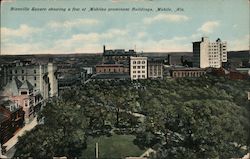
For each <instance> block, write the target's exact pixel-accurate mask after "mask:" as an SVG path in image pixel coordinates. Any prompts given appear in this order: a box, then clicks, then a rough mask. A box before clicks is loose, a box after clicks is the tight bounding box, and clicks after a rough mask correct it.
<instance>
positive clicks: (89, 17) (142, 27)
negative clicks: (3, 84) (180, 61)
mask: <svg viewBox="0 0 250 159" xmlns="http://www.w3.org/2000/svg"><path fill="white" fill-rule="evenodd" d="M24 7H26V8H29V9H30V10H28V11H27V10H25V8H24ZM32 7H35V8H46V9H47V10H46V11H31V9H32ZM91 7H94V8H100V7H102V8H106V9H107V10H108V8H123V9H124V8H129V9H130V11H107V10H106V11H89V9H90V8H91ZM49 8H55V9H58V8H59V11H48V9H49ZM72 8H80V11H72ZM84 8H86V10H85V11H84ZM132 8H151V9H152V11H131V9H132ZM157 8H165V11H157ZM178 8H179V10H177V9H178ZM11 9H15V10H11ZM16 9H22V10H19V11H17V10H16ZM60 9H66V11H62V10H60ZM68 9H70V11H69V10H68ZM82 9H83V10H82ZM169 9H171V11H169ZM249 27H250V26H249V1H248V0H151V1H150V0H4V1H3V2H2V3H1V54H2V55H3V54H37V53H51V54H52V53H83V52H86V53H97V52H102V46H103V44H105V45H106V48H107V49H118V48H121V49H126V50H127V49H134V48H136V51H144V52H149V51H153V52H155V51H161V52H170V51H171V52H172V51H192V42H193V41H199V40H200V39H201V37H202V36H208V37H209V39H210V40H211V41H215V40H216V39H217V38H218V37H219V38H221V40H222V41H227V42H228V50H248V49H249ZM135 46H136V47H135Z"/></svg>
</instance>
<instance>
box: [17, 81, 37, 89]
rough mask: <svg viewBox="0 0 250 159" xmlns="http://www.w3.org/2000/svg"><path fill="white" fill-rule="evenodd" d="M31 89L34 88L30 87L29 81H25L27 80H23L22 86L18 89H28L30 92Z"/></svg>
mask: <svg viewBox="0 0 250 159" xmlns="http://www.w3.org/2000/svg"><path fill="white" fill-rule="evenodd" d="M33 88H34V87H33V86H32V84H31V83H30V82H29V81H27V80H25V81H24V82H23V84H22V86H21V87H20V89H28V90H31V89H33Z"/></svg>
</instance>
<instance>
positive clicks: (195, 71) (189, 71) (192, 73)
mask: <svg viewBox="0 0 250 159" xmlns="http://www.w3.org/2000/svg"><path fill="white" fill-rule="evenodd" d="M204 74H206V71H205V69H202V68H186V67H180V68H172V69H171V70H170V76H172V77H173V78H180V77H200V76H202V75H204Z"/></svg>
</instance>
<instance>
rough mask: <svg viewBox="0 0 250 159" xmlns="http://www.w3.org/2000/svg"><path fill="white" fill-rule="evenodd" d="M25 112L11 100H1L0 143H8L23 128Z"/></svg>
mask: <svg viewBox="0 0 250 159" xmlns="http://www.w3.org/2000/svg"><path fill="white" fill-rule="evenodd" d="M23 122H24V112H23V110H22V108H21V107H19V106H18V105H17V104H16V103H14V102H12V101H10V100H3V99H1V100H0V143H1V144H4V143H6V142H7V141H8V140H9V139H10V138H11V137H13V136H14V134H15V133H16V131H17V130H18V129H20V128H22V127H23Z"/></svg>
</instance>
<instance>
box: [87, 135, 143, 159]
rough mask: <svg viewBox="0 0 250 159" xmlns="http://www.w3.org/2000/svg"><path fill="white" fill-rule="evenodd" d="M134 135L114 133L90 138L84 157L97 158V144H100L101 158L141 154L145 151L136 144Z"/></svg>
mask: <svg viewBox="0 0 250 159" xmlns="http://www.w3.org/2000/svg"><path fill="white" fill-rule="evenodd" d="M134 139H135V136H133V135H116V134H114V135H112V136H110V137H107V136H101V137H98V138H88V140H87V149H86V150H84V151H83V153H82V157H83V158H95V144H96V142H98V145H99V158H100V159H101V158H109V159H112V158H125V157H127V156H134V157H135V156H140V155H141V154H143V153H144V152H145V150H141V149H140V148H139V147H138V146H136V145H134V143H133V140H134Z"/></svg>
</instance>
